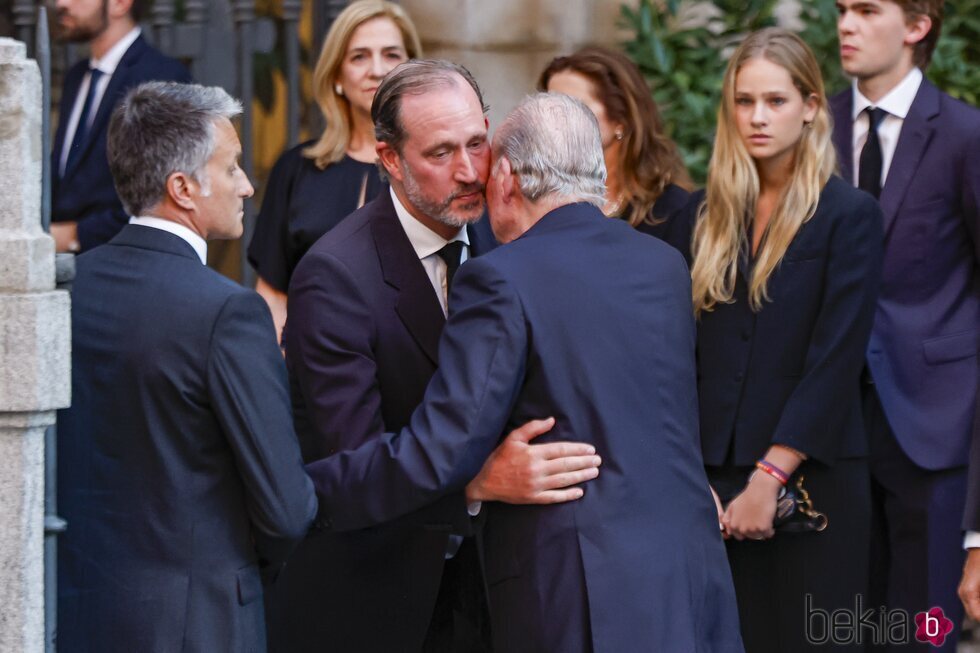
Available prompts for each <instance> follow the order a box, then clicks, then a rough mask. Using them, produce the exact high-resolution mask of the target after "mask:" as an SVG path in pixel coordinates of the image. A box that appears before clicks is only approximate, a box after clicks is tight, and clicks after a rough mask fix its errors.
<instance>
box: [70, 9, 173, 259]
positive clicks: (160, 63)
mask: <svg viewBox="0 0 980 653" xmlns="http://www.w3.org/2000/svg"><path fill="white" fill-rule="evenodd" d="M147 4H149V3H148V2H146V0H58V2H57V10H58V24H59V26H60V29H61V36H62V38H63V39H64V40H66V41H70V42H73V43H87V44H88V45H89V48H90V58H88V59H84V60H82V61H79V62H78V63H77V64H75V65H74V66H72V68H71V69H70V70H69V71H68V74H67V75H66V76H65V84H64V90H63V91H62V94H61V105H60V109H59V112H58V130H57V131H56V132H55V136H54V148H53V150H52V152H51V173H52V184H51V222H52V224H51V235H52V237H53V238H54V240H55V247H56V248H57V250H58V251H59V252H79V251H86V250H89V249H91V248H93V247H95V246H96V245H101V244H102V243H105V242H108V241H109V240H110V239H111V238H112V237H113V236H115V235H116V234H117V233H118V232H119V230H120V229H122V227H123V226H124V225H125V224H126V220H127V219H128V218H129V216H128V215H126V212H125V211H124V210H123V206H122V204H121V203H120V202H119V197H118V196H117V195H116V190H115V187H114V186H113V183H112V176H111V174H110V173H109V164H108V161H107V160H106V129H107V127H108V125H109V116H111V115H112V110H113V108H115V106H116V104H118V102H119V101H120V100H121V99H122V97H123V96H124V95H125V94H126V92H127V91H129V90H130V89H131V88H133V87H135V86H138V85H139V84H141V83H143V82H147V81H151V80H161V81H176V82H189V81H190V74H189V73H188V72H187V69H186V68H184V67H183V66H182V65H181V64H180V63H178V62H177V61H175V60H174V59H171V58H169V57H166V56H164V55H162V54H160V52H158V51H157V50H155V49H154V48H152V47H151V46H150V45H149V44H148V43H147V42H146V40H145V39H144V38H143V37H142V36H141V34H140V28H139V27H138V26H137V22H138V21H139V19H140V16H141V14H142V11H143V9H144V5H147Z"/></svg>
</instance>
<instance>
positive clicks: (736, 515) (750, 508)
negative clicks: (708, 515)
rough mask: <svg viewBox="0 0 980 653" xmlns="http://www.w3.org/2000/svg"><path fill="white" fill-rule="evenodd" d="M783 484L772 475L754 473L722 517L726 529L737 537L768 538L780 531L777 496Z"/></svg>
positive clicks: (737, 538)
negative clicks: (776, 526)
mask: <svg viewBox="0 0 980 653" xmlns="http://www.w3.org/2000/svg"><path fill="white" fill-rule="evenodd" d="M780 487H782V486H781V485H780V483H779V481H777V480H776V479H774V478H773V477H772V476H770V475H769V474H753V475H752V478H751V479H750V480H749V482H748V484H747V485H746V486H745V489H744V490H742V492H741V493H740V494H739V495H738V496H737V497H735V498H734V499H732V502H731V503H729V504H728V509H727V510H726V511H725V515H724V516H723V517H722V520H721V523H722V525H723V526H724V527H725V531H727V532H728V534H729V535H731V536H732V537H734V538H735V539H736V540H744V539H749V540H765V539H768V538H770V537H772V536H773V535H775V534H776V531H775V530H774V529H773V527H772V520H773V519H774V518H775V517H776V499H777V497H778V496H779V489H780Z"/></svg>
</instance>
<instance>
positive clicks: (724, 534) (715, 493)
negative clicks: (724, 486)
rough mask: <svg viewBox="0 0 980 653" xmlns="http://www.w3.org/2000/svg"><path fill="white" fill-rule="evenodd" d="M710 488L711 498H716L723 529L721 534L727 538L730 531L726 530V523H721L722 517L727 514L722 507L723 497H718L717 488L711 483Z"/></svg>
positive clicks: (719, 526)
mask: <svg viewBox="0 0 980 653" xmlns="http://www.w3.org/2000/svg"><path fill="white" fill-rule="evenodd" d="M708 489H709V490H711V498H712V499H714V500H715V510H717V511H718V528H719V530H721V536H722V537H723V538H725V539H726V540H727V539H728V531H726V530H725V525H724V524H722V523H721V519H722V517H724V516H725V509H724V508H722V507H721V499H719V498H718V493H717V492H715V488H713V487H712V486H710V485H709V486H708Z"/></svg>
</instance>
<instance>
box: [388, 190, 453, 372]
mask: <svg viewBox="0 0 980 653" xmlns="http://www.w3.org/2000/svg"><path fill="white" fill-rule="evenodd" d="M371 232H372V235H373V236H374V244H375V247H376V248H377V251H378V259H379V261H380V262H381V272H382V275H383V276H384V280H385V283H387V284H388V285H389V286H391V287H393V288H397V289H398V301H397V303H396V305H395V312H396V313H398V317H399V318H400V319H401V321H402V323H403V324H404V325H405V328H406V329H407V330H408V332H409V333H410V334H411V335H412V338H414V339H415V341H416V342H417V343H418V345H419V347H420V348H421V349H422V351H423V352H425V354H426V356H428V357H429V359H430V360H431V361H432V362H433V363H434V364H438V363H439V336H440V335H442V327H443V326H444V325H445V323H446V317H445V316H444V315H443V313H442V306H441V305H440V304H439V299H438V298H437V297H436V294H435V290H434V289H433V288H432V283H431V282H430V281H429V277H428V275H427V274H426V273H425V268H423V267H422V263H421V261H419V258H418V256H417V255H416V254H415V249H413V248H412V243H411V242H409V240H408V236H406V235H405V230H404V229H402V226H401V224H400V223H399V222H398V216H397V215H396V214H395V207H394V204H393V203H392V201H391V194H390V193H389V192H388V190H387V189H385V190H383V191H382V193H381V195H379V196H378V199H377V200H376V204H375V210H374V211H373V212H372V216H371Z"/></svg>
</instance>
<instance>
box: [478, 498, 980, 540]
mask: <svg viewBox="0 0 980 653" xmlns="http://www.w3.org/2000/svg"><path fill="white" fill-rule="evenodd" d="M482 508H483V502H482V501H474V502H473V503H468V504H466V512H468V513H470V517H476V516H477V515H479V514H480V510H481V509H482ZM978 535H980V533H978ZM975 546H980V544H976V545H975Z"/></svg>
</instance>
